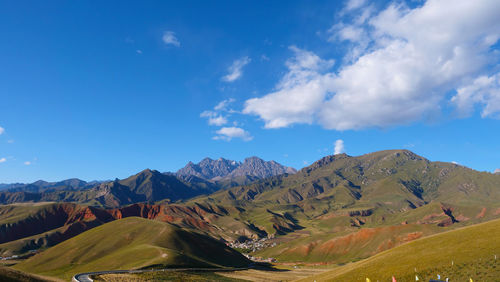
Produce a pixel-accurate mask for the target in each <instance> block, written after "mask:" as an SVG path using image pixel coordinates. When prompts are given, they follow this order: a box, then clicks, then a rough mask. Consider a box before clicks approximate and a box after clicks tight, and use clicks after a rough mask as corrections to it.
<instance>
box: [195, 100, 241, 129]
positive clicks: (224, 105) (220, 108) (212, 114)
mask: <svg viewBox="0 0 500 282" xmlns="http://www.w3.org/2000/svg"><path fill="white" fill-rule="evenodd" d="M234 101H235V99H233V98H229V99H226V100H222V101H220V102H219V103H218V104H217V105H216V106H215V107H214V108H213V110H210V111H204V112H202V113H201V114H200V117H202V118H208V124H209V125H216V126H222V125H224V124H226V123H228V120H227V117H226V116H224V115H223V114H222V112H226V113H229V114H231V113H234V112H235V111H234V110H233V109H230V108H228V106H229V105H230V104H231V103H233V102H234Z"/></svg>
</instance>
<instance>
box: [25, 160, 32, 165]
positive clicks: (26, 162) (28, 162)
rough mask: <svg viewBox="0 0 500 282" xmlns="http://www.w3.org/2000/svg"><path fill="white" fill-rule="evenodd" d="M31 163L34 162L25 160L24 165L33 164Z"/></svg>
mask: <svg viewBox="0 0 500 282" xmlns="http://www.w3.org/2000/svg"><path fill="white" fill-rule="evenodd" d="M31 164H32V162H30V161H25V162H24V165H31Z"/></svg>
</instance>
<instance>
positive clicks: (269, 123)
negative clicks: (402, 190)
mask: <svg viewBox="0 0 500 282" xmlns="http://www.w3.org/2000/svg"><path fill="white" fill-rule="evenodd" d="M349 5H350V6H349ZM363 5H364V6H363ZM344 11H345V12H344V13H346V14H348V15H349V16H346V17H345V20H343V21H342V22H340V23H336V24H335V25H334V26H333V27H332V28H331V29H330V32H331V33H332V34H331V37H330V41H335V42H338V41H342V42H343V43H345V44H346V45H347V46H348V47H349V48H348V49H349V50H350V51H347V52H346V55H345V58H344V60H343V62H342V64H341V65H340V66H339V67H337V68H336V70H335V71H332V70H331V69H330V68H331V67H332V65H333V62H332V61H330V60H325V59H322V58H320V57H319V56H317V55H316V54H314V53H312V52H309V51H306V50H301V49H298V48H296V47H292V48H291V49H292V51H293V52H294V57H293V58H291V59H290V60H288V61H287V63H286V65H287V67H288V72H287V73H286V74H285V75H284V76H283V78H282V79H281V81H279V82H278V83H277V85H276V89H275V90H274V91H272V92H270V93H268V94H266V95H264V96H263V97H258V98H253V99H250V100H247V101H246V103H245V107H244V110H243V112H244V113H247V114H253V115H257V116H258V117H260V118H261V119H262V120H263V121H264V122H265V127H266V128H280V127H287V126H290V125H292V124H295V123H306V124H311V123H318V124H320V125H322V126H323V127H325V128H327V129H335V130H349V129H361V128H367V127H389V126H394V125H400V124H407V123H411V122H414V121H418V120H422V119H426V118H429V117H433V116H435V115H436V114H438V113H440V112H441V107H442V106H443V105H447V104H449V101H446V99H448V98H447V96H446V94H447V93H450V92H456V95H455V96H454V97H453V98H452V100H451V102H452V103H451V104H454V105H456V106H457V109H458V110H459V111H460V112H461V113H464V114H470V113H472V112H473V110H474V109H475V106H477V105H479V106H482V116H483V117H498V116H499V113H500V102H499V101H500V99H499V92H498V89H499V75H500V74H491V73H488V70H489V69H491V68H490V66H492V65H493V66H494V65H496V64H497V63H498V61H499V60H498V59H499V56H498V50H495V48H496V47H495V44H497V42H498V39H499V38H500V21H499V20H498V15H499V14H500V5H498V2H497V1H496V0H480V1H467V0H460V1H458V0H429V1H427V2H425V3H423V4H422V5H420V6H418V7H416V8H413V9H412V8H409V7H408V6H406V5H405V4H404V3H399V2H398V3H397V4H390V5H389V6H387V7H386V8H384V9H383V10H380V11H376V10H374V8H373V7H372V6H369V7H366V5H365V4H364V1H349V2H348V6H347V7H346V8H345V9H344Z"/></svg>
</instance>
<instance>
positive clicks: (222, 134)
mask: <svg viewBox="0 0 500 282" xmlns="http://www.w3.org/2000/svg"><path fill="white" fill-rule="evenodd" d="M216 133H217V136H214V137H213V139H214V140H225V141H231V139H233V138H240V139H242V140H243V141H250V140H252V139H253V136H252V135H250V133H249V132H248V131H246V130H244V129H243V128H240V127H223V128H221V129H219V130H217V131H216Z"/></svg>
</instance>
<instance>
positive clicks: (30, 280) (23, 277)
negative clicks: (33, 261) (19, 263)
mask: <svg viewBox="0 0 500 282" xmlns="http://www.w3.org/2000/svg"><path fill="white" fill-rule="evenodd" d="M0 281H10V282H49V281H55V280H51V279H50V280H49V279H48V278H44V277H40V276H36V275H32V274H29V273H26V272H22V271H19V270H14V269H12V268H9V267H5V266H0Z"/></svg>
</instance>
